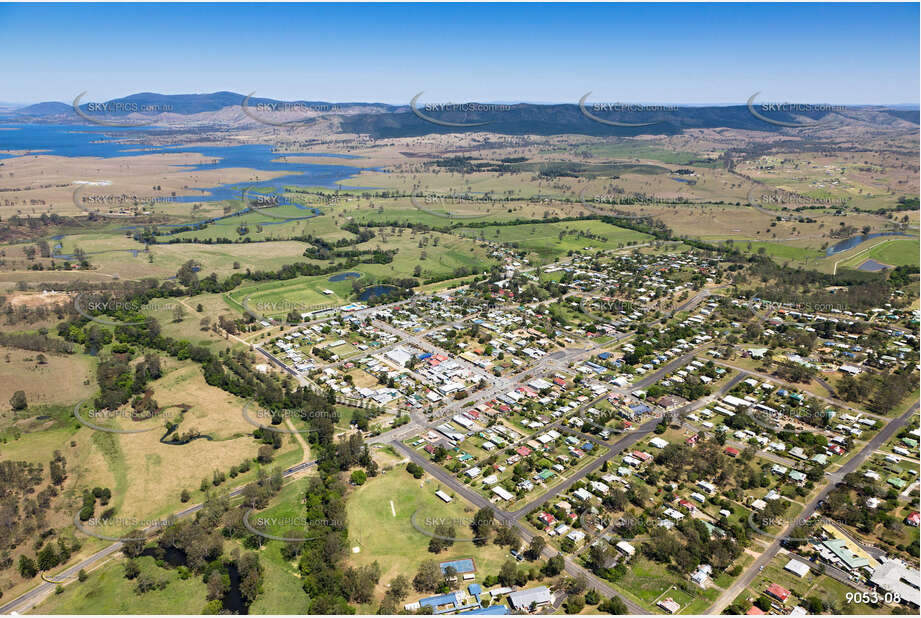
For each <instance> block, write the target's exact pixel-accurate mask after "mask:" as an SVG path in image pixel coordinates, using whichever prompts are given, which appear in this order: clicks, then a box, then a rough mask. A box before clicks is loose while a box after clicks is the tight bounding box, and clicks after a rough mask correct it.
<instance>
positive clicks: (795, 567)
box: [784, 560, 809, 577]
mask: <svg viewBox="0 0 921 618" xmlns="http://www.w3.org/2000/svg"><path fill="white" fill-rule="evenodd" d="M784 569H785V570H787V571H790V572H791V573H794V574H796V575H797V576H798V577H806V575H807V574H808V573H809V565H807V564H805V563H803V562H800V561H799V560H791V561H790V562H788V563H787V564H786V566H784Z"/></svg>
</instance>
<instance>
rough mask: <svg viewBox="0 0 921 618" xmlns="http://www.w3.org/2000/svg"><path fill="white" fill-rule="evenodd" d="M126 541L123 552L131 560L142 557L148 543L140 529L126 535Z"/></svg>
mask: <svg viewBox="0 0 921 618" xmlns="http://www.w3.org/2000/svg"><path fill="white" fill-rule="evenodd" d="M125 539H126V540H125V541H124V545H123V546H122V552H124V554H125V555H126V556H128V557H129V558H137V557H138V556H140V555H141V553H142V552H143V551H144V545H145V544H146V543H147V539H146V538H145V537H144V533H143V532H141V531H140V530H138V529H134V530H132V531H131V532H129V533H128V534H126V535H125Z"/></svg>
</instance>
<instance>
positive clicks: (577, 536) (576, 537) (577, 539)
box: [566, 530, 585, 543]
mask: <svg viewBox="0 0 921 618" xmlns="http://www.w3.org/2000/svg"><path fill="white" fill-rule="evenodd" d="M566 538H567V539H569V540H570V541H572V542H573V543H581V542H582V541H583V540H584V539H585V533H584V532H582V531H581V530H573V531H572V532H570V533H569V534H567V535H566Z"/></svg>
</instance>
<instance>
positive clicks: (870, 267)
mask: <svg viewBox="0 0 921 618" xmlns="http://www.w3.org/2000/svg"><path fill="white" fill-rule="evenodd" d="M887 268H889V266H888V265H887V264H882V263H880V262H877V261H876V260H867V261H866V262H864V263H863V264H861V265H860V266H858V267H857V270H863V271H867V272H871V273H875V272H877V271H880V270H886V269H887Z"/></svg>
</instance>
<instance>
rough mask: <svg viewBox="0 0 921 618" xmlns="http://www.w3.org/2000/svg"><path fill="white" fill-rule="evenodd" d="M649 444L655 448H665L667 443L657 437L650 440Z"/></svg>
mask: <svg viewBox="0 0 921 618" xmlns="http://www.w3.org/2000/svg"><path fill="white" fill-rule="evenodd" d="M649 444H650V446H654V447H656V448H665V447H666V446H668V441H667V440H663V439H662V438H659V437H658V436H657V437H655V438H653V439H652V440H650V441H649Z"/></svg>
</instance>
